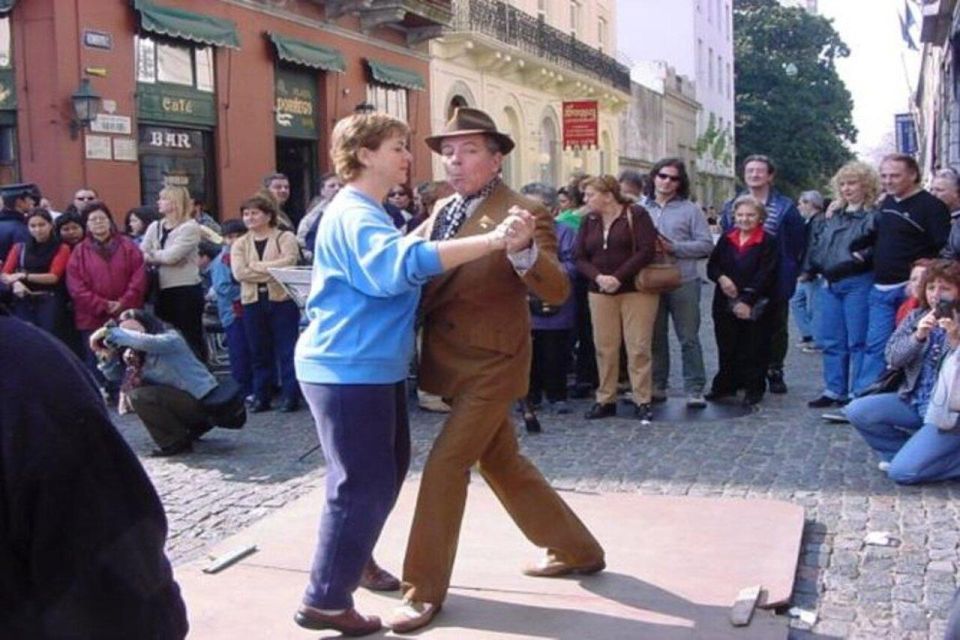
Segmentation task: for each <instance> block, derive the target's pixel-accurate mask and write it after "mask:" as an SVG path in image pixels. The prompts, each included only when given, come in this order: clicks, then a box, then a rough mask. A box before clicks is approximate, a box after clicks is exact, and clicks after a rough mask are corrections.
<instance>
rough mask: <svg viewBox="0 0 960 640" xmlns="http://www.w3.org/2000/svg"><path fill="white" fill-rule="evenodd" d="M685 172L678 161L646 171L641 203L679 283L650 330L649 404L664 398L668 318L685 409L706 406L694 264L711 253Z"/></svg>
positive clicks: (665, 297) (663, 297)
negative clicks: (676, 346)
mask: <svg viewBox="0 0 960 640" xmlns="http://www.w3.org/2000/svg"><path fill="white" fill-rule="evenodd" d="M689 198H690V179H689V177H688V176H687V167H686V165H685V164H684V163H683V160H681V159H679V158H664V159H663V160H660V161H659V162H657V163H656V164H654V165H653V168H652V169H651V170H650V179H649V180H648V181H647V188H646V193H645V196H644V198H643V201H642V204H643V206H644V207H646V209H647V211H648V212H649V213H650V217H651V218H652V219H653V224H654V225H655V226H656V227H657V232H658V233H659V234H660V236H661V240H662V241H663V244H664V247H665V248H666V250H667V252H668V253H669V254H671V255H673V256H674V257H675V258H677V262H678V264H679V266H680V275H681V277H682V280H683V284H681V285H680V288H679V289H675V290H674V291H669V292H667V293H662V294H660V307H659V310H658V311H657V320H656V322H655V323H654V326H653V401H654V402H663V401H664V400H666V399H667V389H668V388H669V384H670V337H669V332H668V325H669V318H672V319H673V330H674V332H675V333H676V334H677V340H678V341H679V342H680V358H681V362H682V364H683V390H684V392H685V393H686V394H687V406H688V407H691V408H702V407H705V406H706V401H704V399H703V388H704V386H705V385H706V383H707V374H706V371H705V369H704V366H703V348H702V347H701V346H700V276H699V274H698V273H697V261H698V260H702V259H704V258H707V257H708V256H709V255H710V252H711V251H712V250H713V238H712V236H711V235H710V227H709V226H708V225H707V220H706V218H704V217H703V214H702V213H701V212H700V207H698V206H697V205H696V204H694V203H693V202H691V201H690V199H689Z"/></svg>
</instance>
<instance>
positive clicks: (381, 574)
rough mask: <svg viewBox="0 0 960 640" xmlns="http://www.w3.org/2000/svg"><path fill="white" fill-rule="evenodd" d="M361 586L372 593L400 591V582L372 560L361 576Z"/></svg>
mask: <svg viewBox="0 0 960 640" xmlns="http://www.w3.org/2000/svg"><path fill="white" fill-rule="evenodd" d="M360 586H361V587H363V588H364V589H369V590H370V591H397V590H399V589H400V580H399V579H397V576H395V575H393V574H392V573H390V572H389V571H387V570H385V569H382V568H381V567H380V565H378V564H377V563H376V561H374V559H373V558H370V561H369V562H367V566H365V567H364V568H363V574H362V575H361V576H360Z"/></svg>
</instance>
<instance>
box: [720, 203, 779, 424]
mask: <svg viewBox="0 0 960 640" xmlns="http://www.w3.org/2000/svg"><path fill="white" fill-rule="evenodd" d="M766 215H767V211H766V209H765V208H764V206H763V205H762V204H761V203H760V202H759V201H757V200H756V199H755V198H753V197H752V196H749V195H745V196H740V197H739V198H737V199H736V200H735V201H734V203H733V216H734V224H735V228H734V229H733V231H731V232H729V233H727V234H725V235H722V236H720V239H719V241H718V242H717V246H716V247H714V249H713V253H712V254H710V260H709V262H708V263H707V277H709V278H710V279H711V280H713V281H714V282H716V283H717V288H716V291H715V292H714V295H713V326H714V334H715V335H716V339H717V353H718V359H719V371H717V375H716V377H715V378H714V379H713V388H712V389H711V391H710V393H709V394H707V396H706V397H707V399H708V400H715V399H718V398H722V397H725V396H732V395H734V394H736V392H737V391H738V390H739V389H744V391H745V394H744V397H743V403H744V404H747V405H754V404H757V403H758V402H760V400H762V399H763V392H764V391H765V389H766V379H765V377H764V369H765V363H766V362H767V355H768V354H767V352H768V351H769V348H770V336H771V334H772V332H773V327H772V326H771V320H772V319H771V318H770V313H769V312H768V311H767V305H768V302H769V299H770V296H771V295H773V291H774V288H775V287H776V284H777V268H778V265H779V254H778V252H777V243H776V239H775V238H774V237H773V236H771V235H769V234H767V233H766V232H765V231H764V230H763V220H764V218H766Z"/></svg>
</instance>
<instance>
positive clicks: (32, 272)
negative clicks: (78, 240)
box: [0, 208, 70, 340]
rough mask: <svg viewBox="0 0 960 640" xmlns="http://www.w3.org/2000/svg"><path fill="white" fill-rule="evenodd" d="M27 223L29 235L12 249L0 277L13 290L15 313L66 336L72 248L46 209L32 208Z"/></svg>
mask: <svg viewBox="0 0 960 640" xmlns="http://www.w3.org/2000/svg"><path fill="white" fill-rule="evenodd" d="M27 227H28V228H29V230H30V239H29V240H27V241H26V242H21V243H18V244H15V245H13V247H12V248H11V249H10V253H8V254H7V259H6V261H5V262H4V263H3V275H2V276H0V281H2V282H3V283H4V284H6V285H7V286H9V287H10V289H11V291H12V293H13V302H12V304H11V310H12V311H13V314H14V315H15V316H17V317H18V318H20V319H21V320H25V321H27V322H29V323H31V324H35V325H36V326H38V327H40V328H41V329H44V330H46V331H48V332H49V333H52V334H53V335H55V336H57V337H58V338H60V339H61V340H63V339H64V320H65V314H64V309H65V308H66V305H65V302H66V294H65V292H64V290H63V273H64V271H65V270H66V268H67V260H68V259H69V258H70V249H69V248H67V245H65V244H63V243H62V242H60V239H59V238H57V236H56V234H55V233H54V232H53V218H51V217H50V212H49V211H47V210H46V209H39V208H38V209H31V210H30V212H29V213H28V214H27Z"/></svg>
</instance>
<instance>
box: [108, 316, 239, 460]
mask: <svg viewBox="0 0 960 640" xmlns="http://www.w3.org/2000/svg"><path fill="white" fill-rule="evenodd" d="M90 348H91V349H92V350H93V352H94V353H95V354H97V358H98V359H99V361H100V365H99V366H100V370H101V371H103V374H104V376H105V377H106V378H107V379H109V380H118V381H121V386H120V388H121V396H120V410H121V413H123V412H124V410H132V411H133V412H134V413H136V414H137V417H139V418H140V420H141V421H143V424H144V426H145V427H146V428H147V431H149V432H150V436H151V437H152V438H153V441H154V442H155V443H156V444H157V446H158V447H159V448H158V449H156V450H154V451H153V452H152V453H151V454H150V455H151V456H153V457H166V456H173V455H177V454H180V453H187V452H190V451H192V450H193V441H194V440H196V439H197V438H199V437H200V436H202V435H203V434H204V433H206V432H207V431H209V430H210V429H212V428H213V427H214V426H220V427H226V428H234V429H236V428H240V427H241V426H243V423H244V422H245V421H246V411H245V409H244V406H243V394H242V392H240V389H239V386H237V385H236V384H235V383H233V381H232V380H226V381H224V382H223V383H220V384H218V383H217V379H216V378H215V377H214V376H213V374H211V373H210V371H208V370H207V368H206V367H205V366H204V365H203V363H201V362H200V360H198V359H197V357H196V356H195V355H194V353H193V351H192V350H191V349H190V346H189V345H188V344H187V342H186V340H184V339H183V336H181V335H180V332H178V331H177V330H176V329H174V328H173V327H171V326H170V325H168V324H166V323H164V322H163V321H162V320H160V319H159V318H157V317H156V316H154V315H153V314H151V313H149V312H147V311H143V310H139V309H131V310H127V311H124V312H123V313H122V314H120V317H119V319H118V322H117V323H114V322H108V323H107V324H106V325H104V326H103V327H101V328H100V329H98V330H97V331H95V332H94V333H93V334H92V335H91V336H90Z"/></svg>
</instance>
